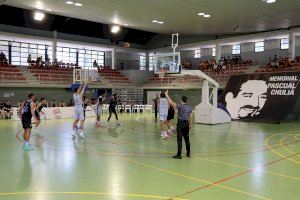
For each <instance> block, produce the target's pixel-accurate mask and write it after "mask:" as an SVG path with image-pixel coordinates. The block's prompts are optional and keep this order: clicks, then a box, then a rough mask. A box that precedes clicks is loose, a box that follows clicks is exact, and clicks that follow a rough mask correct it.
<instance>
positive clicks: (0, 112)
mask: <svg viewBox="0 0 300 200" xmlns="http://www.w3.org/2000/svg"><path fill="white" fill-rule="evenodd" d="M3 109H4V103H3V102H1V103H0V119H3V118H4V117H5V114H4V110H3Z"/></svg>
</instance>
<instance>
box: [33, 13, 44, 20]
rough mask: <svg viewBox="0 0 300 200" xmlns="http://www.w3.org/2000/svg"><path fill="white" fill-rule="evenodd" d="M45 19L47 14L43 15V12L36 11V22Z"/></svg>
mask: <svg viewBox="0 0 300 200" xmlns="http://www.w3.org/2000/svg"><path fill="white" fill-rule="evenodd" d="M44 17H45V14H44V13H42V12H38V11H36V12H35V13H34V19H35V20H36V21H42V20H43V19H44Z"/></svg>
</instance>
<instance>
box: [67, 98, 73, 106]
mask: <svg viewBox="0 0 300 200" xmlns="http://www.w3.org/2000/svg"><path fill="white" fill-rule="evenodd" d="M73 105H74V104H73V100H72V99H70V101H69V103H68V107H71V106H73Z"/></svg>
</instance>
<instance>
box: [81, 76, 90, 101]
mask: <svg viewBox="0 0 300 200" xmlns="http://www.w3.org/2000/svg"><path fill="white" fill-rule="evenodd" d="M90 80H91V78H89V79H88V80H86V81H85V82H84V84H83V86H82V85H80V87H81V91H80V92H79V93H80V96H81V97H83V94H84V92H85V89H86V87H87V85H88V84H89V82H90Z"/></svg>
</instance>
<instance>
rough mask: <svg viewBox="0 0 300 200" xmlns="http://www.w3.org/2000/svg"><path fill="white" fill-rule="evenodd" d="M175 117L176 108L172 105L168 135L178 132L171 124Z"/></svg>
mask: <svg viewBox="0 0 300 200" xmlns="http://www.w3.org/2000/svg"><path fill="white" fill-rule="evenodd" d="M174 115H175V110H174V107H173V106H172V105H170V106H169V110H168V117H167V121H166V125H167V127H168V134H172V133H173V134H175V132H176V129H175V128H174V127H173V126H172V124H171V121H172V120H173V119H174Z"/></svg>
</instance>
